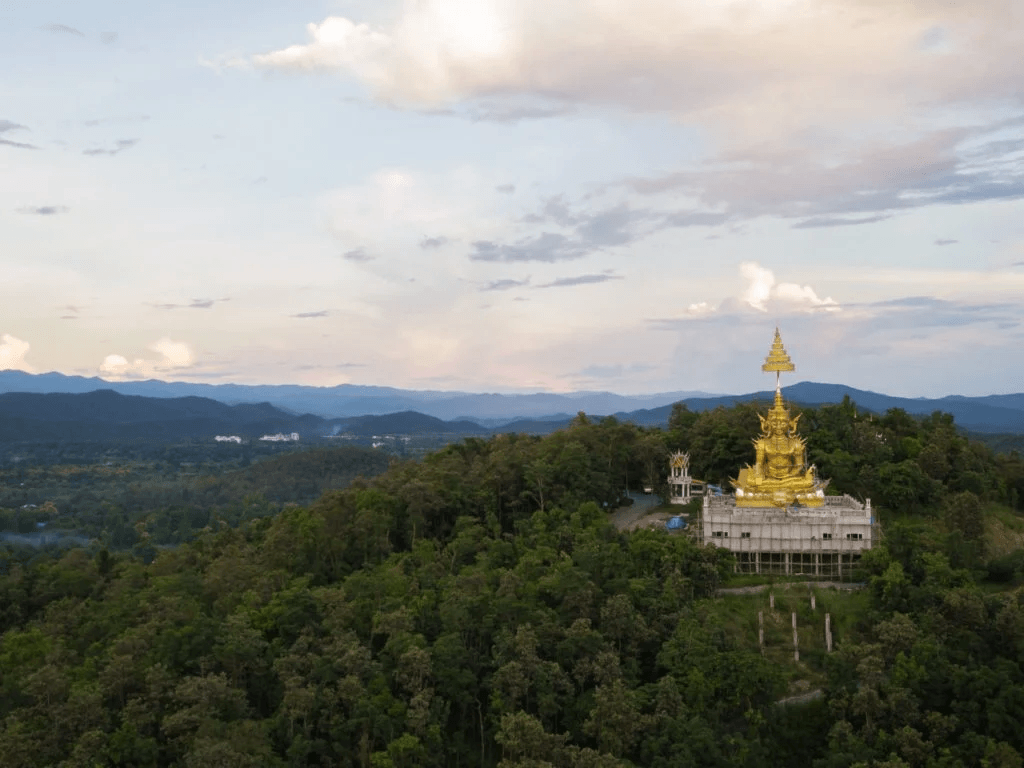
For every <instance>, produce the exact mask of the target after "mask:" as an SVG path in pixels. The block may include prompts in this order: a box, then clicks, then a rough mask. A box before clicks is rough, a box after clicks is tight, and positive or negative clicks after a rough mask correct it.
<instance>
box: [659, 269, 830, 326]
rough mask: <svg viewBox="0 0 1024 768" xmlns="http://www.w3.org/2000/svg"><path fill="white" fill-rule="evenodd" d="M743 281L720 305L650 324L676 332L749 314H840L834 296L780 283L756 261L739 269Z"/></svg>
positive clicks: (694, 307)
mask: <svg viewBox="0 0 1024 768" xmlns="http://www.w3.org/2000/svg"><path fill="white" fill-rule="evenodd" d="M739 273H740V277H741V278H742V280H743V281H744V283H745V285H744V286H743V288H742V289H741V290H740V292H739V294H738V295H737V296H736V297H735V298H734V297H728V298H725V299H723V300H722V301H720V302H719V303H718V304H717V305H715V304H712V303H711V302H709V301H700V302H695V303H692V304H690V305H689V306H688V307H687V308H686V310H685V311H684V313H683V315H682V316H681V317H677V318H674V319H655V320H652V321H651V322H652V323H654V325H655V326H657V327H661V328H674V327H677V326H678V325H679V324H680V323H692V322H694V321H695V320H701V321H710V320H715V321H719V320H721V321H727V320H728V318H731V317H738V316H745V315H749V314H750V310H755V312H756V313H757V314H767V313H768V312H772V313H774V314H775V315H787V316H788V315H793V314H796V315H804V314H808V313H815V312H827V313H834V312H839V311H840V309H841V307H840V305H839V303H838V302H837V301H836V300H835V299H833V298H832V297H831V296H829V297H827V298H824V299H823V298H821V297H820V296H818V294H817V292H816V291H815V290H814V289H813V288H812V287H811V286H809V285H798V284H797V283H780V282H778V281H777V280H776V278H775V273H774V272H772V270H770V269H768V268H767V267H763V266H761V265H760V264H759V263H757V262H756V261H744V262H742V263H741V264H740V265H739Z"/></svg>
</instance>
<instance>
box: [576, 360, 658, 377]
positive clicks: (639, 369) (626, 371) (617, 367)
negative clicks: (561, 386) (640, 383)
mask: <svg viewBox="0 0 1024 768" xmlns="http://www.w3.org/2000/svg"><path fill="white" fill-rule="evenodd" d="M652 370H655V366H654V365H651V364H650V363H632V364H630V365H621V364H618V363H616V364H614V365H588V366H587V367H586V368H582V369H580V370H579V371H577V372H576V374H575V375H576V376H579V377H581V378H585V379H621V378H625V377H629V376H635V375H637V374H638V373H646V372H647V371H652Z"/></svg>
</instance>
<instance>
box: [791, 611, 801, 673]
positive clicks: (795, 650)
mask: <svg viewBox="0 0 1024 768" xmlns="http://www.w3.org/2000/svg"><path fill="white" fill-rule="evenodd" d="M793 661H800V640H799V637H798V635H797V633H796V611H793Z"/></svg>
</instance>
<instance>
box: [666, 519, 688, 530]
mask: <svg viewBox="0 0 1024 768" xmlns="http://www.w3.org/2000/svg"><path fill="white" fill-rule="evenodd" d="M665 527H666V528H668V529H669V530H670V531H678V530H681V529H683V528H685V527H686V520H684V519H683V518H681V517H678V516H676V517H671V518H669V519H668V520H667V521H666V522H665Z"/></svg>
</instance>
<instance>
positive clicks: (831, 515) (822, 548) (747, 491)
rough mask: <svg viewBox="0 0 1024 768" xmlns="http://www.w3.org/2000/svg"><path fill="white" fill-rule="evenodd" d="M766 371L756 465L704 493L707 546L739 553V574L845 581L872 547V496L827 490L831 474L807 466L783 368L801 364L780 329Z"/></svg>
mask: <svg viewBox="0 0 1024 768" xmlns="http://www.w3.org/2000/svg"><path fill="white" fill-rule="evenodd" d="M761 369H762V370H764V371H768V372H774V373H775V401H774V404H773V405H772V407H771V408H770V409H769V410H768V413H767V415H765V416H761V417H760V418H761V435H760V436H759V437H757V438H755V439H754V441H753V442H754V464H753V465H748V466H746V467H745V468H743V469H741V470H740V471H739V476H738V477H737V478H736V479H735V480H733V481H732V484H733V487H734V489H735V493H732V494H722V495H711V494H705V495H704V506H703V513H702V520H701V531H702V532H701V534H700V535H701V536H702V538H703V540H704V542H705V543H706V544H714V545H715V546H718V547H723V548H725V549H729V550H732V551H733V552H735V553H736V569H737V570H738V571H740V572H748V573H787V574H804V575H815V576H821V577H823V578H840V579H841V578H843V577H844V576H848V575H849V574H850V572H851V571H852V567H853V565H854V564H855V563H856V562H857V561H859V560H860V555H861V552H863V551H864V550H866V549H871V545H872V540H873V533H874V528H875V526H874V517H873V516H872V513H871V500H870V499H868V500H867V501H866V502H865V503H863V504H862V503H861V502H859V501H857V500H856V499H854V498H853V497H852V496H849V495H844V496H829V495H826V493H825V488H826V487H827V485H828V480H822V479H820V478H819V477H818V476H817V470H816V469H815V467H814V466H813V465H812V466H808V465H807V450H806V445H805V443H804V440H803V438H801V437H800V436H799V434H798V433H797V422H798V421H799V419H800V417H799V416H797V417H795V418H791V417H790V413H789V409H788V408H787V407H786V404H785V402H784V401H783V399H782V388H781V382H780V378H779V377H780V374H781V373H783V372H786V371H794V370H796V366H794V365H793V362H792V360H791V359H790V357H789V355H788V354H787V353H786V349H785V347H784V346H783V344H782V337H781V335H780V334H779V331H778V329H776V330H775V340H774V342H773V343H772V348H771V351H770V352H769V353H768V357H767V358H766V359H765V362H764V365H762V366H761ZM673 458H674V457H673ZM687 463H688V462H687ZM673 471H674V470H673ZM669 482H670V483H671V482H673V479H671V478H670V480H669ZM675 482H678V481H675ZM674 500H675V499H674V498H673V501H674Z"/></svg>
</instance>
